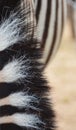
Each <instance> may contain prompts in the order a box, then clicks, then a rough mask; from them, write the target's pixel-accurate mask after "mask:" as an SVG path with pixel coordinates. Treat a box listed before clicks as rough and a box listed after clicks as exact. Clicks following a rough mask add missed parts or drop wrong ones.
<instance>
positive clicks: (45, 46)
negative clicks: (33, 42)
mask: <svg viewBox="0 0 76 130" xmlns="http://www.w3.org/2000/svg"><path fill="white" fill-rule="evenodd" d="M32 2H33V8H34V12H35V16H36V22H37V30H38V31H37V32H38V38H39V40H40V43H41V44H40V48H41V50H42V51H43V58H42V62H43V64H44V68H45V67H46V65H47V64H48V62H49V60H50V59H52V58H53V57H54V55H55V53H56V52H57V50H58V48H59V46H60V42H61V38H62V34H63V30H64V25H65V23H66V17H67V1H66V0H32Z"/></svg>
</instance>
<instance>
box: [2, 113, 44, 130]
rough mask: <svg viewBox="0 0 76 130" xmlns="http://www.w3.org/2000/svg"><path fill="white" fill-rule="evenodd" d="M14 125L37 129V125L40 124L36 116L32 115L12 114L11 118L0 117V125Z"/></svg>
mask: <svg viewBox="0 0 76 130" xmlns="http://www.w3.org/2000/svg"><path fill="white" fill-rule="evenodd" d="M10 123H13V124H16V125H18V126H20V127H27V128H36V129H39V127H38V124H42V122H41V121H40V119H39V118H38V116H37V115H34V114H26V113H23V114H18V113H16V114H13V115H11V116H4V117H0V124H10Z"/></svg>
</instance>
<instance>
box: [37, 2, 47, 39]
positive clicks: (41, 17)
mask: <svg viewBox="0 0 76 130" xmlns="http://www.w3.org/2000/svg"><path fill="white" fill-rule="evenodd" d="M41 5H42V6H41V10H40V15H39V20H38V25H37V30H38V38H39V40H40V41H41V40H42V36H43V31H44V28H45V20H46V10H47V0H42V3H41Z"/></svg>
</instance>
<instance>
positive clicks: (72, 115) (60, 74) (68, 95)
mask: <svg viewBox="0 0 76 130" xmlns="http://www.w3.org/2000/svg"><path fill="white" fill-rule="evenodd" d="M45 73H46V76H47V78H48V81H49V84H50V86H52V98H53V102H54V109H55V111H56V114H57V125H58V130H76V41H75V39H73V35H72V30H71V26H70V22H69V20H68V21H67V23H66V26H65V29H64V35H63V38H62V43H61V46H60V49H59V50H58V53H57V54H56V56H55V57H54V59H53V61H52V62H50V63H49V66H48V67H47V68H46V70H45Z"/></svg>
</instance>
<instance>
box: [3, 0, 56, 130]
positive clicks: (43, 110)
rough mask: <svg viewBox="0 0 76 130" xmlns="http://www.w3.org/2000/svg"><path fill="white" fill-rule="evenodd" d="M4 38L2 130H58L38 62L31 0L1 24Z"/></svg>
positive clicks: (47, 89)
mask: <svg viewBox="0 0 76 130" xmlns="http://www.w3.org/2000/svg"><path fill="white" fill-rule="evenodd" d="M7 3H9V2H8V0H7ZM9 5H10V4H9ZM15 6H16V5H14V7H15ZM10 7H11V6H10ZM10 10H12V9H11V8H10ZM0 38H1V39H0V128H1V130H23V129H24V130H27V129H28V130H54V129H55V121H54V120H55V119H54V118H55V114H54V111H53V110H52V105H51V104H50V102H49V99H48V91H49V87H48V86H47V82H46V80H45V79H44V77H43V75H42V70H41V69H40V68H41V67H40V66H41V64H40V63H39V62H38V60H37V59H40V57H41V56H40V50H39V49H38V44H40V43H39V42H38V40H37V37H36V24H35V20H34V15H33V10H32V8H31V5H30V3H29V1H28V0H25V7H24V8H23V9H21V7H20V6H18V7H16V8H14V10H12V12H10V11H9V12H8V14H7V15H6V17H4V19H3V20H2V21H1V24H0Z"/></svg>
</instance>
